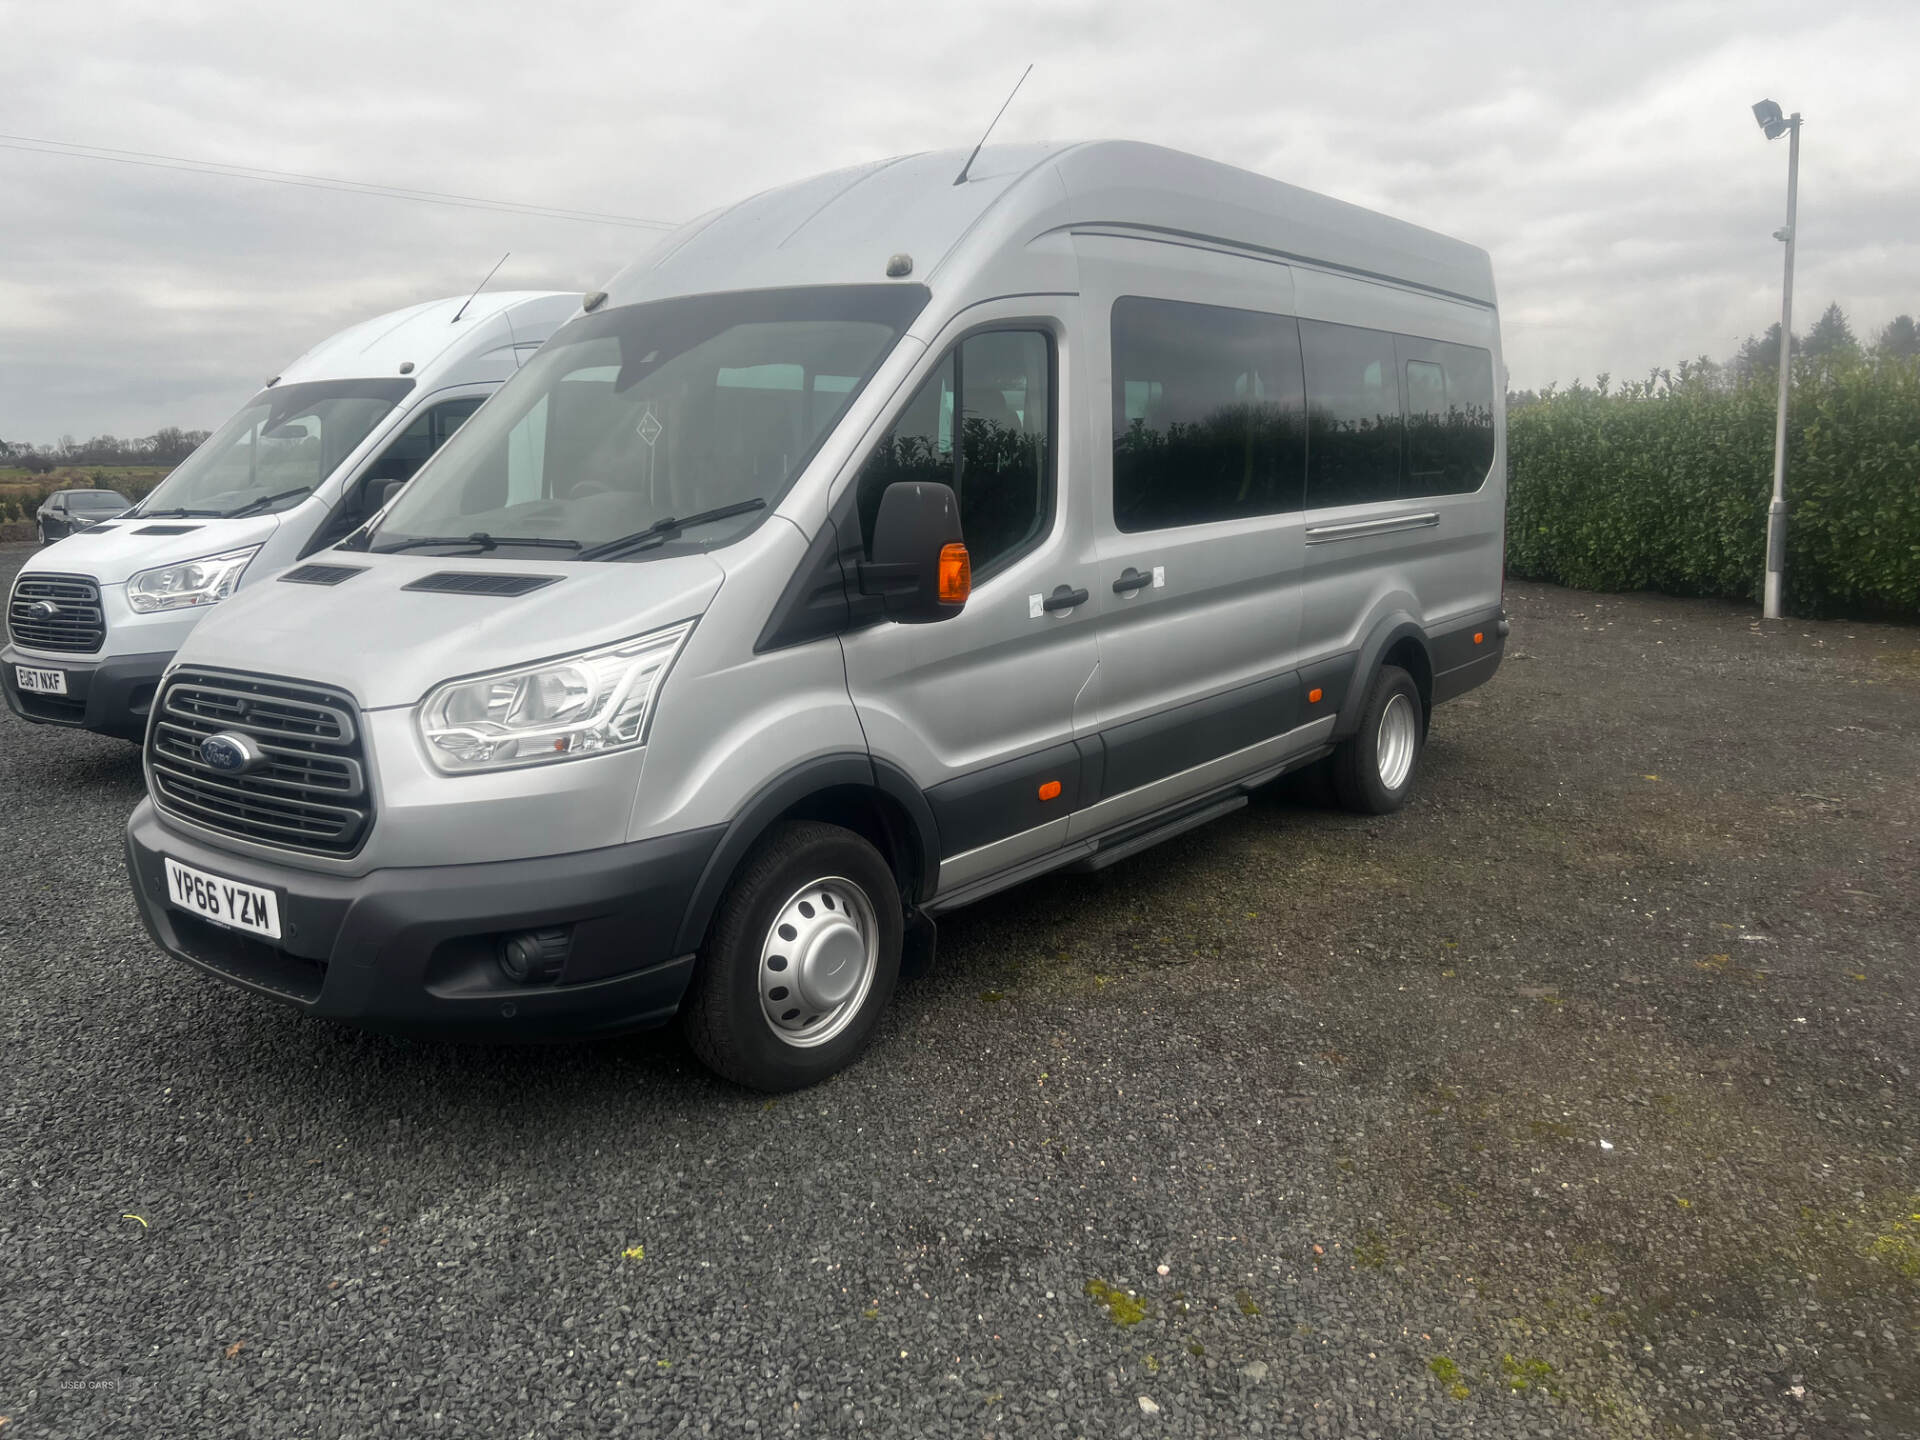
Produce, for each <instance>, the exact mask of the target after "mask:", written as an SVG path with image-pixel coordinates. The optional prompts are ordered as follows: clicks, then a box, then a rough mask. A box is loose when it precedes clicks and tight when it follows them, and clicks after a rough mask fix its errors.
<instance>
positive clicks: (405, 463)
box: [367, 395, 486, 480]
mask: <svg viewBox="0 0 1920 1440" xmlns="http://www.w3.org/2000/svg"><path fill="white" fill-rule="evenodd" d="M485 398H486V397H485V396H482V395H469V396H466V397H465V398H463V399H460V400H443V401H442V402H441V403H440V404H438V405H431V406H428V407H427V408H426V409H425V410H422V411H421V412H420V413H419V414H418V415H416V416H414V417H413V419H412V420H410V421H408V422H407V426H406V428H405V429H403V430H402V431H401V432H400V433H399V434H398V435H396V436H394V438H393V440H392V442H391V443H390V444H389V445H388V446H387V448H386V450H385V451H384V452H382V454H381V456H380V458H379V459H378V460H376V461H374V462H373V464H372V465H371V466H369V467H368V470H367V479H369V480H411V479H412V478H413V473H414V471H416V470H418V469H419V468H420V467H421V466H422V465H424V464H426V462H427V458H428V457H429V456H431V455H432V454H433V452H434V451H436V450H438V449H439V448H440V447H441V446H442V445H444V444H446V443H447V437H448V436H449V435H451V434H453V432H454V431H456V430H458V429H459V428H460V427H461V426H462V425H464V424H465V423H466V420H467V417H468V416H469V415H471V414H473V412H474V411H476V410H478V409H479V408H480V402H481V401H482V400H483V399H485Z"/></svg>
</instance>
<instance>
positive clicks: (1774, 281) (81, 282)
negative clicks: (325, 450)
mask: <svg viewBox="0 0 1920 1440" xmlns="http://www.w3.org/2000/svg"><path fill="white" fill-rule="evenodd" d="M0 35H3V36H4V37H5V43H4V45H0V133H4V134H6V135H9V136H31V137H40V138H44V139H50V140H58V141H67V142H74V143H79V144H88V145H97V146H109V147H115V148H119V149H124V150H139V151H148V152H157V153H160V154H168V155H179V156H188V157H193V158H200V159H209V160H217V161H224V162H227V163H230V164H239V165H255V166H267V167H272V168H275V169H281V170H291V171H301V172H306V173H309V174H317V175H331V176H343V177H348V178H352V179H357V180H364V181H371V182H376V183H380V184H386V185H394V186H405V187H409V188H417V189H427V190H435V191H445V192H456V193H460V194H467V195H475V196H487V197H498V198H501V199H510V200H522V201H529V202H533V203H537V204H543V205H549V206H563V207H568V208H574V209H586V210H595V211H602V212H617V213H620V214H625V215H633V216H640V217H647V218H658V219H664V220H679V219H683V218H686V217H688V216H691V215H695V214H697V213H699V212H700V211H702V210H705V209H707V208H709V207H711V206H713V205H716V204H719V203H722V202H725V201H727V200H730V199H733V198H736V197H738V196H741V195H744V194H748V193H751V192H752V191H754V190H758V189H761V188H764V187H766V186H768V185H772V184H777V183H780V182H782V181H784V180H789V179H795V178H798V177H801V176H804V175H808V174H812V173H815V172H817V171H821V170H827V169H832V168H834V167H837V166H841V165H846V164H850V163H854V162H857V161H863V160H868V159H873V158H876V157H880V156H884V155H890V154H899V153H903V152H907V151H913V150H922V149H932V148H940V147H946V146H954V145H969V144H971V143H972V142H973V141H974V140H975V139H976V138H977V136H978V132H979V130H980V129H981V128H982V127H983V126H984V125H985V123H986V121H987V120H988V118H989V117H991V115H992V114H993V111H994V109H995V107H996V106H998V105H999V103H1000V101H1001V100H1002V99H1003V98H1004V95H1005V92H1006V90H1007V89H1008V87H1009V86H1011V85H1012V83H1013V81H1014V80H1015V79H1016V78H1017V77H1018V75H1019V73H1020V70H1021V67H1022V66H1024V65H1025V64H1026V63H1027V62H1028V61H1030V60H1031V61H1033V62H1034V72H1033V75H1032V77H1031V78H1030V79H1029V80H1028V81H1027V84H1026V88H1025V89H1024V90H1022V92H1021V93H1020V96H1019V98H1018V99H1016V100H1015V101H1014V104H1013V106H1012V107H1011V108H1010V109H1009V110H1008V112H1007V115H1006V117H1005V119H1004V120H1002V122H1001V126H1000V129H999V131H998V132H997V135H996V138H997V139H1006V140H1040V139H1069V138H1086V137H1101V136H1124V137H1129V138H1135V139H1142V140H1151V141H1155V142H1158V143H1161V144H1166V145H1171V146H1175V147H1178V148H1181V149H1186V150H1192V151H1196V152H1198V153H1200V154H1203V155H1208V156H1212V157H1214V158H1216V159H1220V160H1225V161H1229V162H1231V163H1234V164H1238V165H1243V166H1246V167H1248V168H1250V169H1254V170H1258V171H1261V172H1263V173H1265V174H1268V175H1273V176H1276V177H1278V178H1281V179H1284V180H1289V181H1292V182H1294V183H1295V184H1299V185H1304V186H1307V187H1309V188H1312V189H1316V190H1323V191H1325V192H1327V193H1329V194H1332V195H1337V196H1339V197H1341V198H1343V199H1347V200H1352V201H1356V202H1358V203H1360V204H1363V205H1369V206H1373V207H1375V208H1378V209H1381V210H1384V211H1387V212H1389V213H1391V214H1394V215H1398V216H1401V217H1403V218H1406V219H1409V220H1413V221H1416V222H1418V223H1420V224H1424V225H1428V226H1431V227H1433V228H1435V229H1438V230H1442V231H1445V232H1448V233H1450V234H1453V235H1458V236H1460V237H1462V238H1464V239H1467V240H1471V241H1473V242H1475V243H1476V244H1479V245H1483V246H1485V247H1486V248H1487V249H1489V250H1490V251H1491V252H1492V253H1493V259H1494V272H1495V276H1496V280H1497V283H1498V284H1499V287H1500V291H1501V299H1502V305H1503V310H1504V322H1503V323H1504V328H1505V336H1506V346H1507V361H1508V366H1509V370H1510V373H1511V378H1512V382H1513V384H1514V385H1515V386H1516V387H1531V386H1537V385H1540V384H1543V383H1545V382H1547V381H1549V380H1559V381H1561V382H1566V381H1570V380H1572V379H1573V378H1575V377H1576V376H1584V377H1587V378H1591V377H1592V376H1594V375H1595V374H1596V373H1597V372H1599V371H1611V372H1612V373H1613V374H1614V375H1615V376H1616V377H1623V378H1625V377H1635V376H1640V375H1643V374H1644V373H1645V372H1646V371H1647V369H1648V368H1649V367H1651V366H1654V365H1659V364H1671V363H1673V362H1676V361H1678V360H1680V359H1682V358H1685V357H1688V356H1692V355H1698V354H1701V353H1707V354H1710V355H1713V356H1716V357H1724V356H1726V355H1728V354H1730V353H1731V352H1732V351H1733V350H1734V349H1735V347H1736V346H1737V344H1738V342H1739V340H1740V338H1741V337H1743V336H1745V335H1747V334H1749V333H1752V332H1757V331H1760V330H1762V329H1764V328H1765V327H1766V326H1767V325H1768V324H1769V323H1770V322H1771V321H1772V320H1774V319H1775V318H1777V316H1778V305H1779V285H1780V247H1779V245H1778V244H1777V243H1776V242H1775V241H1774V240H1773V239H1772V238H1771V231H1772V230H1773V229H1774V228H1775V227H1776V226H1778V225H1779V224H1780V223H1781V221H1782V219H1783V218H1784V216H1783V211H1784V204H1785V180H1786V162H1787V154H1786V149H1787V147H1786V141H1785V140H1784V139H1783V140H1781V141H1779V142H1777V143H1775V144H1772V145H1768V144H1767V143H1765V141H1764V140H1763V139H1762V137H1761V135H1760V132H1759V131H1758V129H1757V128H1755V125H1754V122H1753V120H1752V117H1751V116H1750V114H1749V113H1748V106H1749V105H1750V104H1751V103H1752V102H1753V101H1754V100H1757V99H1760V98H1761V97H1762V96H1772V97H1773V98H1776V99H1778V100H1780V101H1781V102H1782V103H1783V104H1785V105H1786V106H1787V107H1788V109H1795V108H1797V109H1800V110H1802V111H1804V112H1805V114H1806V116H1807V121H1806V130H1805V138H1804V153H1803V159H1802V177H1801V226H1800V262H1799V280H1798V286H1797V289H1798V293H1799V297H1800V301H1799V305H1798V306H1797V308H1796V326H1795V328H1796V329H1800V330H1804V329H1805V327H1806V325H1808V324H1810V323H1811V322H1812V319H1813V317H1814V315H1815V314H1817V312H1818V310H1819V309H1820V308H1822V307H1824V306H1825V305H1826V303H1827V302H1828V301H1829V300H1838V301H1839V302H1840V304H1841V305H1842V307H1844V308H1845V310H1846V311H1847V313H1848V315H1849V317H1850V318H1851V319H1852V320H1853V323H1854V327H1855V329H1856V331H1857V332H1860V333H1861V334H1862V337H1863V338H1866V337H1867V336H1868V335H1870V334H1871V333H1872V332H1874V331H1877V330H1878V329H1879V327H1880V326H1881V325H1883V324H1884V323H1885V322H1886V321H1887V320H1888V319H1889V318H1891V317H1892V316H1893V315H1895V314H1896V313H1899V312H1901V311H1920V116H1916V114H1915V113H1914V112H1915V100H1914V86H1915V61H1916V58H1917V57H1920V4H1916V3H1914V0H1884V3H1883V0H1829V3H1823V4H1807V3H1804V0H1801V3H1793V4H1784V3H1770V0H1650V3H1638V0H1616V3H1613V4H1607V5H1595V4H1590V3H1583V4H1579V5H1572V4H1566V5H1562V4H1558V3H1553V0H1529V3H1517V0H1504V3H1491V0H1489V3H1474V0H1446V3H1443V4H1434V3H1432V0H1423V3H1417V4H1407V5H1399V4H1393V3H1385V0H1373V3H1370V4H1366V5H1354V4H1352V3H1338V4H1331V3H1318V0H1312V3H1307V0H1302V3H1293V4H1287V5H1276V4H1273V3H1270V0H1260V3H1255V0H1246V3H1238V4H1207V3H1197V0H1182V3H1178V4H1175V3H1172V0H1154V3H1151V4H1138V3H1132V0H1019V3H1017V4H1004V5H1003V4H996V3H981V0H973V3H967V4H958V5H942V6H930V5H911V4H902V3H899V0H894V3H889V4H872V5H869V4H836V3H833V0H812V3H809V4H806V5H793V4H779V3H768V0H759V3H738V4H717V5H711V6H705V7H697V6H687V5H674V6H664V5H648V4H644V3H618V4H612V3H609V4H584V3H569V0H548V3H544V4H542V5H539V6H534V7H529V6H526V5H524V4H518V3H512V4H510V3H505V0H463V3H461V4H459V5H452V4H437V5H436V4H424V5H421V4H416V5H396V4H394V3H392V0H378V3H362V0H330V3H329V4H327V5H325V6H322V7H313V6H307V7H297V6H296V7H289V6H282V5H260V4H253V3H247V4H219V3H200V4H193V3H186V0H175V3H171V4H168V5H166V6H155V5H152V4H151V3H148V0H136V3H116V0H80V3H73V4H59V5H56V4H47V3H42V0H0ZM646 243H647V233H646V232H644V231H639V230H631V229H620V228H614V227H610V226H602V225H589V224H578V223H570V222H565V221H558V220H550V219H537V218H532V217H527V216H519V215H503V214H495V213H485V212H480V211H474V210H463V209H451V208H440V207H435V206H430V205H423V204H415V203H406V202H401V201H397V200H390V199H382V198H374V197H367V196H356V195H345V194H339V193H330V192H325V191H319V190H309V189H296V188H290V187H286V186H280V185H269V184H261V183H257V182H252V181H244V180H237V179H227V178H219V177H214V176H208V175H200V174H183V173H177V172H172V171H166V170H157V169H144V168H137V167H133V166H128V165H121V164H113V163H106V162H102V161H98V160H82V159H73V158H62V157H56V156H52V155H46V154H29V153H23V152H22V151H20V150H17V149H6V148H0V438H7V439H13V440H31V441H35V442H40V443H46V442H50V441H52V440H54V439H55V438H56V437H58V436H60V435H61V434H63V433H71V434H73V435H76V436H81V437H85V436H88V435H91V434H96V433H101V432H107V433H113V434H118V435H141V434H147V433H150V432H152V431H153V430H154V429H156V428H158V427H159V426H162V425H167V424H178V425H183V426H186V427H189V428H194V427H200V428H207V427H211V426H213V425H216V424H218V423H219V422H220V421H221V420H222V419H223V418H225V416H226V414H227V413H228V412H230V411H231V410H232V409H233V408H234V407H235V406H236V405H237V404H238V403H239V402H240V401H241V400H243V399H244V398H245V397H246V396H247V395H248V394H249V393H251V392H252V391H253V390H254V389H255V388H256V387H257V386H258V385H259V384H260V382H261V381H262V380H264V379H265V378H266V377H267V376H269V375H272V374H274V373H275V372H276V371H277V370H279V369H280V368H281V367H282V366H283V365H285V364H286V362H287V361H289V360H291V359H292V358H293V357H294V356H295V355H297V354H299V353H300V352H301V351H303V350H304V349H306V348H307V347H308V346H309V345H311V344H313V343H314V342H315V341H317V340H320V339H322V338H324V337H325V336H326V335H328V334H330V333H331V332H333V331H334V330H336V329H338V328H340V327H342V326H344V325H346V324H349V323H351V322H353V321H355V320H359V319H362V318H365V317H366V316H369V315H371V314H375V313H377V312H379V311H382V310H386V309H391V308H395V307H398V306H400V305H404V304H408V303H411V302H413V301H416V300H422V299H429V298H432V297H435V296H439V295H443V294H448V293H452V292H455V291H461V290H466V289H470V288H471V287H472V286H473V285H474V284H475V283H476V282H477V281H478V280H479V278H480V276H481V275H482V274H483V273H485V271H486V270H487V268H488V267H489V266H490V265H492V264H493V262H494V261H495V260H497V259H498V258H499V256H500V254H501V252H502V251H505V250H511V251H513V258H512V260H510V261H509V262H508V264H507V266H506V268H505V269H504V270H503V271H502V272H501V274H500V276H499V278H498V280H497V281H496V282H495V283H496V285H498V286H504V287H516V288H521V287H536V288H543V287H548V286H552V287H555V288H563V287H564V288H569V289H591V288H594V287H595V286H597V285H598V284H599V283H600V282H601V281H603V280H605V279H606V278H607V277H608V276H609V275H611V274H612V272H613V271H614V270H616V269H618V268H619V267H620V266H621V265H622V264H623V263H625V261H626V260H627V259H629V258H631V257H632V256H633V255H634V254H636V253H637V252H638V250H639V249H640V248H641V247H643V246H644V245H645V244H646Z"/></svg>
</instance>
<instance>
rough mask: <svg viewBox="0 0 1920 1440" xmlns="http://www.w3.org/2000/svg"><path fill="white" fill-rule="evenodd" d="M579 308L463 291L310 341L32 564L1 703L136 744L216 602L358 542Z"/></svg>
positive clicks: (571, 298)
mask: <svg viewBox="0 0 1920 1440" xmlns="http://www.w3.org/2000/svg"><path fill="white" fill-rule="evenodd" d="M579 311H580V297H579V296H578V295H577V294H575V295H567V294H553V293H541V292H532V291H521V292H502V293H500V294H497V295H478V296H474V297H472V300H471V302H470V303H469V301H468V297H466V296H455V297H453V298H452V299H448V300H435V301H431V302H429V303H427V304H424V305H413V306H409V307H408V308H407V309H405V310H396V311H394V312H393V313H391V314H388V315H381V316H378V317H376V318H374V319H372V320H366V321H363V322H361V323H360V324H358V325H355V326H352V327H351V328H349V329H347V330H343V331H341V332H340V333H339V334H338V335H335V336H333V337H332V338H331V339H329V340H325V341H323V342H321V343H320V344H319V345H317V346H315V347H314V348H313V349H312V350H309V351H308V352H307V353H306V354H305V355H302V356H301V357H300V358H299V359H298V360H296V361H294V362H293V364H291V365H289V366H288V367H287V368H286V370H285V372H284V373H282V374H281V375H279V376H276V377H275V378H274V379H273V380H271V381H269V382H268V383H267V387H266V388H265V389H264V390H262V391H261V392H260V393H259V394H257V395H255V396H254V397H253V398H252V399H251V400H249V401H247V403H246V404H245V405H243V406H241V407H240V410H239V411H238V413H236V414H235V415H234V417H233V418H232V419H231V420H229V421H227V423H226V424H225V425H223V426H221V427H220V428H219V429H218V430H216V431H215V432H214V433H213V434H212V436H210V437H209V438H208V439H207V441H206V443H205V444H203V445H201V446H200V447H199V449H197V450H195V451H194V452H193V454H191V455H189V456H188V457H187V458H186V459H185V460H184V461H182V462H181V463H180V465H179V466H178V467H176V468H175V470H174V471H173V473H172V474H170V475H168V476H167V478H166V479H165V480H163V481H161V482H160V484H159V485H157V486H156V487H155V488H154V490H153V493H152V494H150V495H148V496H147V497H146V499H144V500H142V501H141V502H140V503H139V504H138V505H135V506H133V507H132V508H131V509H128V508H127V507H126V505H125V504H124V503H123V504H121V505H119V506H116V507H115V510H120V511H125V513H124V514H119V515H117V516H116V517H115V518H114V519H111V520H104V519H103V522H102V523H98V524H94V525H90V526H88V527H87V528H85V529H78V528H75V529H73V530H72V531H71V533H70V534H69V535H68V538H66V539H63V540H59V541H57V542H56V543H54V544H53V545H52V546H50V547H49V548H48V549H47V550H45V551H43V552H42V553H41V554H38V555H35V556H33V557H31V558H30V559H29V560H28V561H27V563H26V564H25V565H24V566H22V567H21V570H20V573H19V574H18V575H17V576H15V577H14V582H13V589H12V592H11V594H9V596H8V597H7V633H6V639H5V646H4V648H0V689H4V690H5V692H6V697H7V703H8V704H9V705H10V706H12V707H13V710H14V712H15V713H16V714H18V715H19V716H20V717H21V718H22V719H25V720H32V721H34V722H36V723H38V724H43V725H70V726H78V727H81V728H84V729H87V730H93V731H97V732H98V733H100V734H102V735H115V736H119V737H120V738H122V739H126V740H133V741H136V742H137V741H139V740H140V739H141V737H142V736H144V735H145V734H146V729H147V714H148V711H149V709H150V708H151V706H152V704H153V693H154V688H155V686H156V685H157V684H158V682H159V680H160V674H161V672H162V671H163V670H165V669H166V666H167V662H168V661H169V660H171V659H172V658H173V654H174V651H176V650H178V649H179V648H180V642H181V641H182V640H184V639H186V636H187V632H188V631H189V630H191V629H192V628H193V626H194V624H195V622H196V621H198V620H199V619H200V618H201V616H202V615H203V614H205V612H206V609H207V607H208V606H210V605H214V604H217V603H219V602H220V601H222V600H224V599H225V598H226V597H227V596H229V595H231V594H232V593H233V592H234V591H235V590H236V589H238V588H240V587H241V586H244V585H251V584H254V583H256V582H257V581H259V580H261V579H264V578H266V577H268V576H271V575H272V574H273V573H274V572H275V571H278V570H283V569H285V568H286V567H287V566H288V565H291V564H292V563H293V562H294V561H295V560H297V559H299V558H300V557H301V556H302V555H305V554H308V553H309V552H311V551H313V550H317V549H320V548H321V547H323V546H327V545H331V544H332V543H333V542H334V541H336V540H339V539H341V538H342V537H344V536H345V535H347V534H348V533H349V532H350V531H352V530H353V529H354V527H355V526H357V525H359V524H360V523H361V522H362V521H363V520H365V519H366V518H367V517H368V516H370V515H371V514H372V513H373V512H374V511H375V510H377V509H379V507H380V505H381V504H382V503H384V501H385V499H386V498H387V497H388V496H389V495H390V494H391V493H392V491H394V490H395V489H397V488H399V486H400V485H402V484H404V483H405V482H406V481H407V479H408V478H409V477H411V475H412V474H413V472H414V471H415V470H417V469H418V468H419V467H420V465H421V463H422V462H423V461H424V460H425V459H426V458H427V456H429V455H431V454H432V453H433V452H434V450H435V449H436V448H438V446H439V444H440V442H441V441H442V440H444V439H445V438H446V437H447V436H449V435H451V434H452V433H453V432H454V431H455V430H457V429H458V428H459V427H460V423H461V422H462V421H463V420H465V419H466V418H467V416H469V415H471V414H472V413H473V412H474V410H476V409H477V408H478V407H479V405H480V402H481V401H482V400H484V399H485V398H486V397H487V396H488V395H491V394H492V393H493V392H494V391H495V390H496V389H498V388H499V386H500V383H501V381H503V380H505V379H506V378H507V377H508V376H509V375H511V374H512V373H513V372H514V371H515V370H516V369H517V368H518V367H519V363H520V361H521V360H522V359H523V358H525V357H526V356H527V355H530V354H532V353H533V351H534V350H535V349H537V348H538V347H539V345H540V343H541V342H542V341H543V340H545V339H546V338H547V337H548V336H549V335H551V334H552V333H553V332H554V330H555V329H556V328H557V327H558V326H559V325H560V324H561V323H562V322H563V321H565V320H567V319H569V318H571V317H572V316H574V315H577V314H578V313H579Z"/></svg>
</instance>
